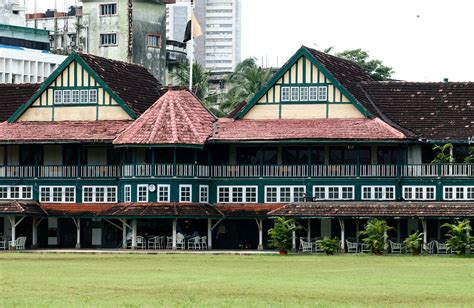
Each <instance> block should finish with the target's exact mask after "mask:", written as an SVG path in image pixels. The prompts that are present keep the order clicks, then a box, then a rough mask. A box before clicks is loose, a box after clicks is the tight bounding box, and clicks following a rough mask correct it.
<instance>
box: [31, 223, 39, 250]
mask: <svg viewBox="0 0 474 308" xmlns="http://www.w3.org/2000/svg"><path fill="white" fill-rule="evenodd" d="M32 227H33V230H32V234H31V237H32V239H31V248H37V247H38V219H37V218H36V217H33V225H32Z"/></svg>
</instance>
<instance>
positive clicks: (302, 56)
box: [235, 47, 372, 119]
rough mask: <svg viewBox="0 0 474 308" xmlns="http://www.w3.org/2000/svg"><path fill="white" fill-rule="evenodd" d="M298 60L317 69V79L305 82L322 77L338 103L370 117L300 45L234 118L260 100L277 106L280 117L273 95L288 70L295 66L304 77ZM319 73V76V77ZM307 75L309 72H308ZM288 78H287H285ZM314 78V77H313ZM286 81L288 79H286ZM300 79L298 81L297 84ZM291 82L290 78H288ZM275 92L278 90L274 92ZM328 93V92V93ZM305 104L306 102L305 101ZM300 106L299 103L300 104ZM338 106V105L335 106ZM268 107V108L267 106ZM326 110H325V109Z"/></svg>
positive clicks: (274, 106)
mask: <svg viewBox="0 0 474 308" xmlns="http://www.w3.org/2000/svg"><path fill="white" fill-rule="evenodd" d="M298 61H304V63H306V61H309V63H310V64H312V66H314V67H315V68H316V69H317V71H318V73H317V74H318V76H317V79H318V80H317V81H316V80H313V76H312V75H311V81H306V83H307V84H310V83H313V82H320V80H319V79H320V78H321V80H322V79H323V78H324V81H325V82H327V83H328V84H330V85H331V86H333V87H334V92H333V93H332V94H333V95H334V96H336V95H335V93H336V91H337V93H338V101H339V102H340V103H347V105H352V106H353V109H354V110H356V112H358V113H360V114H361V116H363V117H372V115H371V113H370V112H369V111H368V110H367V109H366V108H364V107H363V106H362V105H361V104H360V103H359V102H358V101H357V99H356V98H355V97H354V96H353V95H352V94H351V93H350V92H349V91H348V90H347V89H346V88H345V87H344V86H342V85H341V83H340V82H339V81H338V80H337V79H336V78H335V77H334V76H333V75H332V74H331V73H330V72H329V71H328V70H327V69H326V68H325V67H324V65H322V64H321V63H319V61H318V60H317V59H316V58H315V57H314V55H312V54H311V53H310V52H309V51H308V50H307V49H306V48H305V47H301V48H300V49H299V50H298V51H297V52H296V53H295V54H294V55H293V56H292V57H291V58H290V59H289V60H288V61H287V62H286V63H285V64H284V65H283V66H282V67H281V68H280V69H279V70H278V71H277V73H276V74H275V75H274V76H273V77H272V78H271V79H270V80H269V81H268V82H267V83H266V84H265V85H264V86H263V87H262V88H261V89H260V90H259V91H258V92H257V93H256V94H255V95H254V96H253V97H252V99H251V100H250V101H249V102H248V103H247V104H246V105H245V107H243V108H242V109H241V110H240V111H239V112H238V113H237V114H236V116H235V118H237V119H239V118H244V117H245V116H246V115H247V114H248V113H249V112H250V110H251V109H252V108H253V107H254V106H256V105H257V104H258V105H259V106H262V105H265V104H261V103H262V102H270V103H272V102H273V106H270V104H269V105H266V106H265V107H271V110H273V111H275V110H277V108H279V112H280V117H281V102H280V103H279V106H277V103H275V96H277V100H278V99H279V97H280V93H279V92H278V91H277V90H276V89H280V88H279V87H280V86H279V84H278V83H281V81H282V80H283V79H284V76H285V75H286V76H288V74H289V72H290V76H291V72H292V71H291V70H294V69H295V66H296V67H297V68H296V75H298V74H299V75H301V76H304V78H306V76H307V72H305V71H304V70H306V65H303V66H298V65H297V63H298ZM298 67H302V69H300V72H298ZM293 75H295V72H294V71H293ZM320 75H321V77H320ZM308 76H309V74H308ZM287 79H288V78H287ZM314 79H316V77H315V78H314ZM286 82H288V80H287V81H286ZM300 82H301V81H298V84H299V83H300ZM290 83H291V80H290ZM280 90H281V89H280ZM275 92H278V93H276V94H275ZM328 94H329V93H328ZM268 97H273V101H272V100H271V99H268ZM305 104H306V105H308V103H306V102H305ZM286 106H289V107H292V106H290V105H286ZM300 106H301V105H300ZM293 107H295V108H298V106H297V105H295V106H293ZM336 107H338V106H336ZM269 109H270V108H269ZM326 112H327V111H326Z"/></svg>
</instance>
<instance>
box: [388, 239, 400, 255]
mask: <svg viewBox="0 0 474 308" xmlns="http://www.w3.org/2000/svg"><path fill="white" fill-rule="evenodd" d="M388 243H389V244H390V251H391V252H392V253H402V244H401V243H395V242H393V241H388Z"/></svg>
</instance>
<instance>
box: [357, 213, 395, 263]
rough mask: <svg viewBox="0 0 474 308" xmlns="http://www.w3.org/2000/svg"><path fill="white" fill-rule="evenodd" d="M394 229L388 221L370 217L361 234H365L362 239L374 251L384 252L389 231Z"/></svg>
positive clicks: (379, 253)
mask: <svg viewBox="0 0 474 308" xmlns="http://www.w3.org/2000/svg"><path fill="white" fill-rule="evenodd" d="M391 229H393V228H392V227H389V226H387V222H386V221H385V220H381V219H370V220H369V221H368V222H367V224H366V225H365V229H364V230H363V231H360V232H359V234H360V235H363V236H365V237H364V238H363V239H362V241H363V242H364V244H366V245H368V246H369V247H370V250H371V251H372V253H374V254H376V255H381V254H383V251H384V248H385V245H386V242H387V231H389V230H391Z"/></svg>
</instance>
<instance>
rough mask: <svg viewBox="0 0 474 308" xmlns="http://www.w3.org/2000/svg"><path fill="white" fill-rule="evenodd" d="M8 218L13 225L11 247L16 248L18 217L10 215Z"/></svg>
mask: <svg viewBox="0 0 474 308" xmlns="http://www.w3.org/2000/svg"><path fill="white" fill-rule="evenodd" d="M8 219H9V220H10V225H11V227H12V241H11V243H12V244H11V249H13V250H14V249H16V247H15V246H16V245H15V242H16V217H15V216H8Z"/></svg>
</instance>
